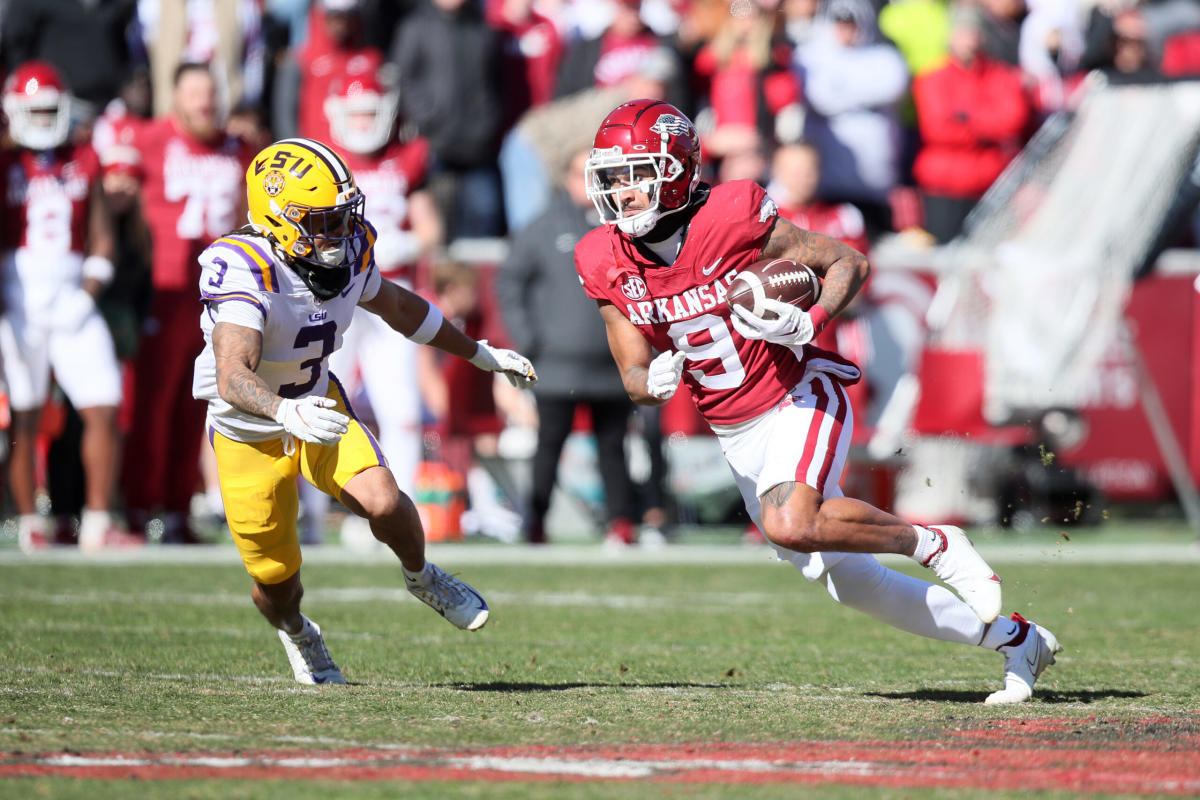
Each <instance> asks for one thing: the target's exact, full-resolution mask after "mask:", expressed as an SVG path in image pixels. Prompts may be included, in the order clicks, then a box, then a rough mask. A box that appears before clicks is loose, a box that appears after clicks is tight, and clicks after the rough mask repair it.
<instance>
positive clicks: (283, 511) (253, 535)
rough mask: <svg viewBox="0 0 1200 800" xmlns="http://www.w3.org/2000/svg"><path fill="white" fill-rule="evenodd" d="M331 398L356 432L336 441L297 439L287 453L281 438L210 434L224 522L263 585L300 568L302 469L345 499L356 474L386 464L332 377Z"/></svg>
mask: <svg viewBox="0 0 1200 800" xmlns="http://www.w3.org/2000/svg"><path fill="white" fill-rule="evenodd" d="M326 396H327V397H330V398H333V400H334V401H335V402H336V403H337V410H338V411H340V412H342V413H343V414H346V415H348V416H350V417H351V421H350V425H349V428H350V429H349V430H348V431H347V432H346V434H345V435H344V436H342V438H341V439H340V440H338V442H337V443H336V444H332V445H317V444H310V443H308V442H305V441H301V440H300V439H296V440H295V447H294V448H293V450H292V453H291V454H290V455H288V454H285V453H284V448H283V441H282V439H267V440H266V441H263V442H239V441H235V440H233V439H230V438H228V437H227V436H224V435H222V434H220V433H217V432H216V431H210V439H211V441H212V446H213V450H214V452H216V454H217V472H218V475H219V477H220V482H221V497H222V499H223V500H224V502H225V519H226V521H227V522H228V523H229V531H230V533H232V534H233V541H234V544H236V545H237V549H238V552H239V553H241V555H242V561H243V563H245V565H246V571H247V572H249V573H250V577H252V578H254V580H256V581H258V582H259V583H264V584H274V583H281V582H282V581H285V580H287V579H288V578H290V577H291V576H293V575H295V574H296V571H297V570H299V569H300V538H299V535H298V534H297V530H296V514H297V512H298V511H299V506H300V497H299V492H298V491H297V488H296V476H297V475H300V474H303V475H304V477H305V478H307V479H308V480H309V482H310V483H312V485H313V486H316V487H317V488H318V489H320V490H321V491H323V492H325V493H326V494H329V495H332V496H333V497H336V498H338V499H339V500H340V499H341V496H342V489H343V488H345V486H346V484H347V483H348V482H349V481H350V479H351V478H353V477H354V476H355V475H357V474H358V473H360V472H362V471H363V470H366V469H369V468H371V467H376V466H387V461H386V459H384V457H383V453H382V452H381V451H380V450H379V445H378V444H377V443H376V441H375V437H373V436H372V435H371V433H370V431H368V430H367V429H366V428H364V427H363V426H362V424H361V423H360V422H359V421H358V419H357V418H355V417H354V415H353V412H351V411H349V410H348V408H349V404H348V403H347V402H346V398H345V396H344V394H343V393H342V389H341V386H340V385H339V384H338V383H337V380H336V379H335V378H334V377H333V376H332V375H330V380H329V391H328V392H326Z"/></svg>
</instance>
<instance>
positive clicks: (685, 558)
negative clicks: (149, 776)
mask: <svg viewBox="0 0 1200 800" xmlns="http://www.w3.org/2000/svg"><path fill="white" fill-rule="evenodd" d="M1052 537H1053V535H1052V534H1045V535H1042V536H1041V537H1040V538H1042V539H1044V540H1045V541H1041V542H1034V543H1029V542H1024V541H1023V542H997V543H993V542H990V541H988V540H983V541H982V542H980V543H979V552H980V553H981V554H982V555H983V556H984V558H986V559H987V560H988V562H989V563H996V564H1013V563H1063V564H1112V563H1121V564H1129V563H1200V546H1198V545H1197V544H1196V543H1194V542H1170V543H1164V542H1145V543H1138V542H1129V543H1109V542H1097V543H1091V542H1088V541H1087V534H1086V533H1079V534H1077V536H1076V538H1075V540H1074V541H1071V542H1065V541H1054V540H1053V538H1052ZM428 555H429V559H430V560H431V561H434V562H437V563H439V564H441V565H443V566H452V567H458V566H486V565H522V566H595V567H612V566H630V565H643V564H650V565H659V564H698V565H713V566H728V565H734V564H739V565H744V564H761V565H764V566H766V565H769V564H773V563H775V562H776V560H775V557H774V551H773V550H771V548H769V547H766V546H754V547H747V546H743V545H739V544H729V545H712V544H703V545H701V544H697V545H693V544H683V545H673V546H667V547H662V548H653V549H647V548H640V547H631V548H628V549H626V550H620V551H611V550H607V549H605V548H603V547H601V546H599V545H593V544H556V545H551V546H548V547H530V546H526V545H508V546H504V545H495V544H469V543H458V544H446V543H436V542H435V543H433V544H430V545H429V548H428ZM883 560H884V561H885V562H893V561H894V563H905V562H906V561H907V559H904V558H902V557H900V556H885V557H884V559H883ZM304 561H305V563H307V564H356V565H368V564H369V565H379V564H381V563H387V558H386V557H385V556H384V555H383V554H382V553H357V552H352V551H348V550H345V549H342V548H340V547H334V546H313V547H305V548H304ZM44 563H50V564H104V565H136V564H179V565H188V566H192V565H203V564H234V565H240V563H241V562H240V559H239V558H238V554H237V552H236V551H235V550H234V549H233V548H232V547H230V546H227V545H208V546H196V547H146V548H143V549H140V550H130V551H114V552H111V553H99V554H95V555H89V556H85V555H82V554H80V553H79V552H78V551H77V550H74V549H72V548H59V549H54V550H50V551H47V552H45V553H39V554H36V555H28V556H27V555H25V554H23V553H21V552H20V551H18V550H15V549H2V550H0V566H5V565H16V564H44Z"/></svg>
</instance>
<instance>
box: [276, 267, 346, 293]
mask: <svg viewBox="0 0 1200 800" xmlns="http://www.w3.org/2000/svg"><path fill="white" fill-rule="evenodd" d="M288 266H290V267H291V268H292V269H294V270H295V271H296V274H297V275H299V276H300V280H302V281H304V285H305V286H307V287H308V290H309V291H310V292H312V293H313V295H314V296H315V297H316V298H317V299H318V300H331V299H333V298H334V297H337V296H338V295H339V294H340V293H341V291H342V289H345V288H346V285H347V284H349V283H350V278H351V272H350V266H349V265H346V266H344V267H314V266H311V265H310V264H308V263H306V262H304V261H301V260H299V259H289V260H288Z"/></svg>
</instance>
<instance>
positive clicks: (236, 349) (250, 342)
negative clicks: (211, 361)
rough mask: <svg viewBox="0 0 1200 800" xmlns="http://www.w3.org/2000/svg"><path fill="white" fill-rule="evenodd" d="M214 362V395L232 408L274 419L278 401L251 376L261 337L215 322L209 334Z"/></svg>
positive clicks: (265, 385) (245, 330)
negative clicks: (218, 394) (217, 395)
mask: <svg viewBox="0 0 1200 800" xmlns="http://www.w3.org/2000/svg"><path fill="white" fill-rule="evenodd" d="M212 343H213V354H214V356H215V357H216V361H217V391H218V392H219V393H220V395H221V399H222V400H224V401H225V402H226V403H229V405H231V406H233V407H234V408H236V409H238V410H240V411H245V412H246V413H247V414H254V415H256V416H259V417H266V418H267V419H275V413H276V412H277V411H278V410H279V403H280V402H281V401H282V400H283V398H282V397H280V396H279V395H277V394H275V393H274V392H272V391H271V387H270V386H268V385H267V382H266V381H264V380H263V379H262V378H260V377H259V376H258V374H257V373H255V371H254V370H256V369H258V362H259V359H261V358H262V333H261V332H259V331H256V330H254V329H253V328H247V327H246V326H244V325H234V324H233V323H231V322H218V323H217V324H216V325H214V326H213V332H212Z"/></svg>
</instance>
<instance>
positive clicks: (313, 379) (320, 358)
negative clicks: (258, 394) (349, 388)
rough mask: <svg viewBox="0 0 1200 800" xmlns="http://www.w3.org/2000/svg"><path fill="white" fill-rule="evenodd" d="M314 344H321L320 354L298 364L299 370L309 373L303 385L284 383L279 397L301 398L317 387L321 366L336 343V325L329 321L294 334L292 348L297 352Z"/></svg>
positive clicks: (280, 388)
mask: <svg viewBox="0 0 1200 800" xmlns="http://www.w3.org/2000/svg"><path fill="white" fill-rule="evenodd" d="M314 342H320V343H321V352H320V353H319V354H317V355H316V356H315V357H314V358H310V359H307V360H305V361H301V362H300V369H306V370H308V371H309V376H308V380H306V381H305V382H304V383H285V384H284V385H283V386H280V387H279V396H280V397H287V398H296V397H302V396H304V395H305V394H307V393H308V392H311V391H312V389H313V387H314V386H316V385H317V381H318V380H319V379H320V378H321V364H323V363H324V362H325V359H327V358H329V354H330V353H332V352H333V348H334V344H335V343H336V342H337V323H336V322H334V321H333V320H329V321H328V322H323V323H321V324H320V325H310V326H308V327H304V328H301V329H300V331H299V332H298V333H297V334H296V341H295V343H293V345H292V346H293V347H295V348H296V349H297V350H306V349H308V347H309V346H310V345H311V344H313V343H314Z"/></svg>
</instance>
